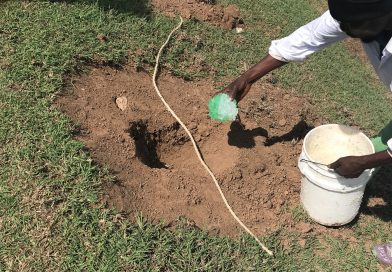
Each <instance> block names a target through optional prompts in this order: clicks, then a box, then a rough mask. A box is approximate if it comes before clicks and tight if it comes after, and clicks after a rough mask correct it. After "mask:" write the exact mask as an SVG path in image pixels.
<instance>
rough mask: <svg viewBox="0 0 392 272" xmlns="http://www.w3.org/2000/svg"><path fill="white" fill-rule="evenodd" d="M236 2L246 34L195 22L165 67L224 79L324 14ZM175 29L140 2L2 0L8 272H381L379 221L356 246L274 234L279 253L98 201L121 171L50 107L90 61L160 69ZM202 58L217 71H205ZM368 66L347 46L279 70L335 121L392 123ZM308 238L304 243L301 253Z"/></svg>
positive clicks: (382, 228)
mask: <svg viewBox="0 0 392 272" xmlns="http://www.w3.org/2000/svg"><path fill="white" fill-rule="evenodd" d="M225 3H236V4H238V5H239V6H240V7H241V10H242V14H243V16H244V19H245V22H246V24H247V31H246V32H245V33H244V34H241V35H242V36H243V38H242V42H241V43H240V42H235V41H236V39H238V37H239V36H238V35H237V34H235V33H233V32H231V31H227V30H222V29H218V28H215V27H212V26H208V25H206V24H201V23H198V22H195V21H188V22H186V23H185V25H184V27H183V28H182V30H181V31H180V33H179V34H177V35H176V38H175V40H174V41H173V42H171V45H170V48H169V49H168V50H167V52H166V54H165V56H164V58H163V59H162V63H164V65H165V66H166V68H168V69H170V70H171V71H173V73H174V74H177V75H179V76H182V77H184V78H189V79H191V78H193V77H205V76H211V77H212V78H214V79H215V81H216V84H217V86H223V85H224V83H225V82H226V81H227V80H228V78H229V77H230V78H234V77H235V76H236V75H238V74H239V72H240V69H241V68H242V67H243V64H244V63H246V64H252V63H254V62H255V60H257V59H260V58H261V57H262V56H263V55H264V54H265V52H266V51H267V48H268V45H269V42H270V39H271V38H277V37H278V36H282V35H284V34H287V33H289V32H290V31H292V30H294V29H295V28H296V27H298V26H300V25H301V24H302V23H303V22H304V21H307V20H310V19H311V18H313V17H314V16H316V12H315V11H314V10H313V9H312V6H311V5H310V4H309V3H308V2H307V1H305V0H301V1H298V0H296V1H295V0H290V1H276V0H275V1H250V0H247V1H225ZM294 14H295V16H294ZM176 24H177V20H174V19H170V18H167V17H164V16H160V15H156V14H153V13H151V11H150V9H149V5H148V3H146V1H141V0H137V1H125V0H116V1H87V0H86V1H76V0H75V1H53V2H47V1H31V2H28V1H23V2H21V1H7V2H4V3H1V4H0V120H1V125H0V237H1V243H0V271H2V270H6V271H43V270H48V271H56V270H69V271H82V270H83V271H97V270H98V271H116V270H126V271H298V270H326V271H337V270H339V271H353V270H359V271H362V270H364V269H365V268H367V269H370V270H371V271H374V270H377V267H378V266H377V263H376V260H375V259H374V258H372V257H371V256H370V253H369V252H368V250H367V249H366V247H365V243H366V242H371V243H375V242H379V241H387V240H392V236H391V226H390V224H389V223H388V222H383V221H382V220H381V219H378V218H372V219H371V220H369V222H367V221H366V222H365V221H363V220H362V221H361V220H360V221H359V223H358V224H357V225H356V226H354V227H353V228H354V230H355V235H357V238H358V241H359V245H358V246H357V247H352V246H350V245H349V243H348V242H347V241H342V240H339V239H336V238H333V237H315V236H314V235H311V234H309V235H304V237H299V236H298V235H296V234H295V233H290V232H287V231H284V230H281V231H279V232H277V233H275V234H273V235H270V236H269V237H264V238H263V240H264V241H265V242H266V243H267V244H268V246H269V247H271V249H272V250H273V251H274V252H276V256H275V257H274V258H270V257H268V256H266V255H265V253H263V252H262V251H261V250H260V249H259V247H258V246H257V244H256V243H255V242H254V241H253V240H252V239H251V238H250V237H248V236H243V237H240V238H238V239H229V238H222V237H213V236H209V235H208V234H207V233H205V232H203V231H200V230H196V229H192V228H190V227H189V226H187V224H186V222H185V223H184V222H182V221H181V222H180V225H179V227H178V228H176V229H172V230H171V229H167V228H165V226H164V225H162V224H151V223H149V222H148V221H146V220H145V219H143V218H142V217H140V216H139V217H138V218H136V219H135V222H128V221H127V220H125V219H123V218H122V216H121V215H120V214H116V212H115V211H110V210H107V209H106V208H105V207H102V206H101V204H100V203H99V197H100V190H101V185H102V184H103V183H105V182H107V181H109V180H110V179H111V177H110V175H109V174H108V173H107V172H106V171H105V169H102V168H100V167H98V166H97V165H95V164H94V162H93V161H92V160H91V158H90V156H89V154H88V153H87V152H86V151H85V149H84V146H83V145H82V144H81V143H79V142H77V141H75V140H73V139H72V135H73V132H74V130H75V128H74V126H73V125H72V123H71V122H70V120H69V119H68V118H67V117H66V116H64V115H63V114H61V113H59V112H58V111H57V110H55V109H54V108H52V107H51V102H52V100H53V97H54V96H55V95H56V93H58V92H59V91H61V90H62V88H63V87H64V86H65V85H66V84H67V83H69V81H68V78H69V75H70V74H75V73H79V72H80V71H82V70H83V69H84V67H85V65H87V64H91V63H100V64H107V65H122V64H124V63H126V61H127V59H129V60H131V61H133V62H134V63H135V65H136V66H144V67H146V68H147V69H151V66H150V64H152V63H153V62H154V58H155V54H156V53H157V51H158V48H159V46H160V45H161V44H162V43H163V41H164V39H165V38H166V35H167V34H168V33H169V32H170V30H171V29H172V28H173V27H174V26H175V25H176ZM100 33H102V34H104V35H105V36H106V37H107V38H108V41H107V42H106V43H101V42H100V41H99V40H98V39H97V35H98V34H100ZM332 59H333V60H336V61H333V62H331V60H332ZM195 60H197V61H195ZM200 62H205V63H206V64H207V65H208V67H209V69H207V70H203V69H197V67H198V66H197V64H198V63H200ZM195 67H196V69H195ZM351 71H355V73H353V72H351ZM370 73H371V71H368V70H367V69H366V67H363V65H361V63H360V62H359V61H358V60H357V59H355V58H352V57H348V55H347V54H346V52H345V51H344V49H343V47H342V46H341V45H336V46H334V47H332V48H330V49H328V50H325V51H324V52H322V53H319V54H318V56H314V57H311V58H310V60H309V61H308V62H306V63H305V64H292V65H289V66H287V67H285V68H284V69H283V70H281V71H279V72H276V73H275V75H276V76H277V78H278V84H280V85H281V86H283V87H285V88H291V89H294V90H297V91H298V92H302V93H304V94H306V95H308V96H310V97H312V98H313V102H314V103H318V104H319V105H320V114H324V115H325V116H327V117H328V118H329V119H330V120H331V121H339V122H342V121H344V122H347V116H345V115H344V114H343V113H341V111H340V109H341V108H343V107H346V109H347V111H348V112H349V113H351V115H350V116H349V122H354V123H356V124H359V125H361V126H362V127H363V128H364V129H367V130H369V131H376V130H378V129H379V128H381V127H382V125H383V124H384V123H386V122H387V121H389V120H390V119H391V114H390V113H391V112H392V111H391V109H392V104H391V100H390V99H389V100H388V99H387V98H386V96H385V92H386V91H385V90H384V88H383V87H382V86H381V85H379V84H376V83H374V81H370V80H368V79H369V78H370V77H371V76H370ZM223 78H224V81H223ZM337 90H339V91H337ZM324 95H325V96H326V99H324V98H323V97H324ZM358 108H360V109H361V110H360V111H359V110H358ZM293 213H294V214H295V215H296V216H297V217H298V218H303V217H304V214H303V213H302V212H301V211H300V210H298V209H297V210H295V211H293ZM299 239H306V243H305V247H304V248H302V247H301V246H299V244H298V240H299ZM320 239H325V240H326V241H328V247H327V248H324V247H325V246H324V245H323V244H321V243H320V241H319V240H320ZM282 241H287V244H288V245H289V247H288V248H286V249H284V248H283V244H282ZM320 250H321V251H325V252H329V253H328V254H324V255H317V254H316V252H317V251H320Z"/></svg>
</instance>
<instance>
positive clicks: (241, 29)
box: [235, 27, 244, 34]
mask: <svg viewBox="0 0 392 272" xmlns="http://www.w3.org/2000/svg"><path fill="white" fill-rule="evenodd" d="M235 32H236V33H237V34H239V33H242V32H244V29H243V28H242V27H236V28H235Z"/></svg>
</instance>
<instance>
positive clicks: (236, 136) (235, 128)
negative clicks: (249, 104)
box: [227, 120, 314, 148]
mask: <svg viewBox="0 0 392 272" xmlns="http://www.w3.org/2000/svg"><path fill="white" fill-rule="evenodd" d="M312 128H314V127H313V126H310V125H308V124H307V123H306V122H305V121H304V120H301V121H299V122H298V123H297V124H296V125H295V126H294V127H293V128H292V129H291V130H290V131H289V132H288V133H286V134H283V135H281V136H273V137H271V138H269V137H268V131H267V130H265V129H264V128H261V127H259V128H254V129H252V130H250V129H245V128H244V127H243V125H242V124H241V123H240V122H233V123H231V126H230V131H229V132H228V133H227V137H228V144H229V145H231V146H236V147H239V148H252V147H254V146H255V145H256V143H255V138H256V137H258V136H262V137H265V138H267V139H266V141H265V146H271V145H274V144H276V143H280V142H289V141H292V140H296V141H298V140H301V139H303V138H304V137H305V135H306V134H307V133H308V132H309V131H310V130H311V129H312Z"/></svg>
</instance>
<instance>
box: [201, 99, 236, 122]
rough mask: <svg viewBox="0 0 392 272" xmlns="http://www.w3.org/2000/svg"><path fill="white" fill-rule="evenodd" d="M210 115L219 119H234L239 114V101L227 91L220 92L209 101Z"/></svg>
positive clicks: (223, 120) (222, 120)
mask: <svg viewBox="0 0 392 272" xmlns="http://www.w3.org/2000/svg"><path fill="white" fill-rule="evenodd" d="M208 109H209V114H208V115H209V116H210V117H211V118H212V119H214V120H217V121H220V122H225V121H234V120H235V119H236V117H237V115H238V108H237V102H236V101H235V100H231V98H230V97H229V96H228V95H227V94H226V93H219V94H217V95H215V96H214V97H213V98H211V99H210V101H209V102H208Z"/></svg>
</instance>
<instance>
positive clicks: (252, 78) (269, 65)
mask: <svg viewBox="0 0 392 272" xmlns="http://www.w3.org/2000/svg"><path fill="white" fill-rule="evenodd" d="M286 63H287V62H283V61H280V60H277V59H275V58H273V57H272V56H271V55H269V54H268V55H267V56H265V57H264V58H263V59H262V60H261V61H260V62H258V63H257V64H255V65H254V66H252V68H250V69H249V70H247V71H246V72H245V73H243V74H242V75H241V76H240V77H239V78H237V79H236V80H234V81H233V82H232V83H231V84H230V85H229V86H227V87H226V88H225V89H224V90H223V91H222V92H225V93H227V94H228V95H229V96H230V97H231V98H232V99H235V100H237V101H238V102H239V101H241V100H242V99H243V98H244V97H245V96H246V95H247V94H248V92H249V90H250V88H251V87H252V84H253V83H255V82H256V81H257V80H259V79H260V78H262V77H263V76H264V75H266V74H268V73H269V72H271V71H272V70H275V69H277V68H279V67H281V66H283V65H285V64H286Z"/></svg>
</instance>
